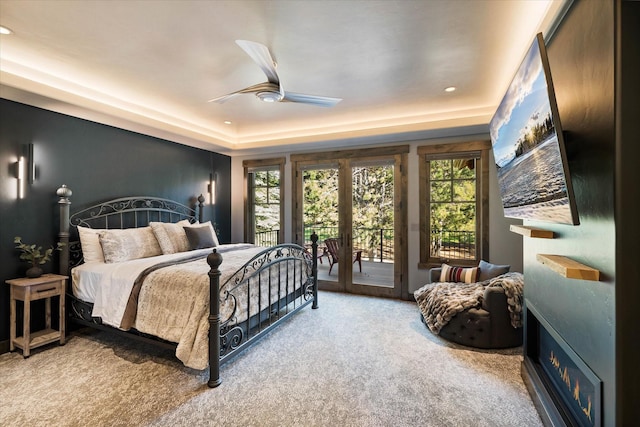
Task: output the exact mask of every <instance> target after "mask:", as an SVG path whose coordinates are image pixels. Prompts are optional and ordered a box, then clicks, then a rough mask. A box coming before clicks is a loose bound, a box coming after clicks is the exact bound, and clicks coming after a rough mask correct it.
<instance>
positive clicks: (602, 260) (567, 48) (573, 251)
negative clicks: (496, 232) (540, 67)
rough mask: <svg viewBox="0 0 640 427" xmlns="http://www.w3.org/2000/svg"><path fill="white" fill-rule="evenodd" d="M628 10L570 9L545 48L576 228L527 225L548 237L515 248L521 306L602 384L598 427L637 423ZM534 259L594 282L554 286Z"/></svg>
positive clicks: (637, 34) (634, 99)
mask: <svg viewBox="0 0 640 427" xmlns="http://www.w3.org/2000/svg"><path fill="white" fill-rule="evenodd" d="M631 3H633V2H626V1H575V2H574V3H573V5H572V6H571V9H570V10H569V12H568V13H567V15H566V16H565V18H564V19H563V21H562V23H561V24H560V26H559V27H558V29H557V31H556V33H555V35H554V36H553V39H551V40H550V41H549V42H548V49H547V50H548V55H549V63H550V67H551V73H552V76H553V82H554V86H555V90H556V97H557V101H558V109H559V114H560V119H561V122H562V125H563V127H564V130H565V131H566V138H565V139H566V148H567V154H568V158H569V169H570V173H571V179H572V182H573V186H574V191H575V195H576V203H577V208H578V214H579V216H580V225H579V226H565V225H551V224H547V223H542V222H539V223H536V222H527V225H533V226H538V227H541V228H545V229H550V230H553V231H554V232H555V233H556V235H557V236H556V238H555V239H553V240H545V239H527V238H525V239H524V240H523V245H524V246H523V257H524V259H523V265H524V274H525V298H526V300H527V302H528V303H530V304H533V305H534V306H535V307H536V308H537V310H538V311H539V312H540V314H541V316H542V317H544V319H545V320H546V321H547V322H548V323H549V324H551V326H552V327H553V328H554V329H555V331H556V332H558V333H559V334H560V336H561V337H562V338H563V339H564V340H565V341H566V343H567V344H568V345H569V346H570V347H571V348H572V349H573V350H574V351H575V352H576V353H577V354H578V356H579V357H580V358H581V359H582V360H583V361H584V362H585V363H586V364H587V365H588V366H589V368H590V369H591V370H592V371H594V372H595V374H596V375H597V376H598V377H599V378H600V380H601V381H602V384H603V388H602V408H603V414H602V416H603V418H602V425H603V426H616V425H631V424H632V423H633V422H637V384H638V372H639V368H638V363H637V361H638V356H639V354H638V344H637V330H638V329H637V328H638V326H640V322H638V321H637V320H636V316H635V314H634V313H635V311H636V310H637V309H636V308H635V303H636V302H637V300H638V298H637V297H638V290H637V288H638V286H639V285H640V281H639V279H638V277H640V276H639V271H638V270H639V269H638V265H639V263H638V260H637V259H636V258H637V257H636V254H637V253H638V250H637V247H638V246H637V245H638V242H639V236H638V231H637V228H638V227H637V218H638V214H637V207H635V206H637V202H635V201H636V200H638V197H639V196H640V190H639V185H638V183H640V180H639V179H638V177H639V175H638V169H639V168H638V166H637V159H638V154H639V151H640V149H639V148H638V147H639V142H640V139H639V138H638V135H639V134H640V133H639V131H640V129H638V122H639V117H640V114H639V111H640V109H639V107H638V105H639V103H638V98H639V97H640V90H639V89H638V75H640V72H639V70H640V66H639V64H638V61H639V55H638V52H639V51H638V40H640V21H639V20H638V16H639V15H638V4H637V3H636V4H635V5H631ZM632 9H633V10H632ZM621 10H622V14H621ZM625 10H626V12H625ZM625 14H626V19H625V18H624V16H625ZM621 17H623V18H622V19H621ZM536 254H557V255H565V256H568V257H570V258H572V259H574V260H576V261H578V262H581V263H583V264H586V265H588V266H590V267H593V268H596V269H598V270H600V280H599V281H585V280H576V279H566V278H563V277H561V276H559V275H558V274H556V273H555V272H553V271H551V270H549V269H548V268H546V267H545V266H543V265H542V264H540V263H539V262H538V261H537V260H536ZM634 295H635V297H633V296H634ZM621 322H622V323H621ZM629 322H631V324H629ZM634 359H635V362H632V360H634ZM634 381H635V382H634ZM634 396H635V397H634ZM634 399H635V400H636V403H633V400H634ZM634 406H635V408H634Z"/></svg>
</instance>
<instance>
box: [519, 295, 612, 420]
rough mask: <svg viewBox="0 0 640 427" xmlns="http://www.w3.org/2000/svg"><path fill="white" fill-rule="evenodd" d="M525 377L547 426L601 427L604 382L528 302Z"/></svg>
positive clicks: (523, 369) (523, 370) (526, 303)
mask: <svg viewBox="0 0 640 427" xmlns="http://www.w3.org/2000/svg"><path fill="white" fill-rule="evenodd" d="M525 305H526V307H527V314H526V320H525V331H526V332H525V343H524V353H525V358H524V362H523V367H522V376H523V379H524V380H525V383H526V384H527V388H528V389H529V393H530V394H531V397H532V399H533V401H534V403H535V405H536V407H537V409H538V412H539V413H540V415H541V417H542V419H543V421H544V423H545V424H547V425H554V426H555V425H567V426H588V427H593V426H598V427H600V426H601V419H602V417H601V415H602V400H601V388H602V383H601V381H600V379H599V378H598V377H597V376H596V375H595V374H594V373H593V371H591V369H589V367H588V366H587V365H586V364H585V363H584V362H583V361H582V359H580V357H579V356H578V355H577V354H576V353H575V352H574V351H573V350H572V349H571V347H569V345H568V344H567V343H566V342H565V341H564V340H563V339H562V337H561V336H560V335H559V334H558V333H557V332H556V331H555V330H554V329H553V328H552V327H551V325H549V323H548V322H547V321H546V320H545V319H544V317H542V316H541V315H540V313H539V312H538V311H537V310H536V308H535V307H534V306H533V305H532V304H531V303H530V302H528V301H526V302H525Z"/></svg>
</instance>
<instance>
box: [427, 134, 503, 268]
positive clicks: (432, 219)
mask: <svg viewBox="0 0 640 427" xmlns="http://www.w3.org/2000/svg"><path fill="white" fill-rule="evenodd" d="M490 148H491V144H490V143H489V142H469V143H460V144H446V145H444V144H442V145H433V146H423V147H419V148H418V155H419V156H420V190H419V191H420V266H421V267H424V268H429V267H431V266H433V265H437V264H441V263H443V262H447V263H452V264H456V265H477V263H478V262H479V261H480V259H483V258H484V259H487V258H488V256H489V245H488V239H489V174H488V169H489V166H488V164H489V149H490Z"/></svg>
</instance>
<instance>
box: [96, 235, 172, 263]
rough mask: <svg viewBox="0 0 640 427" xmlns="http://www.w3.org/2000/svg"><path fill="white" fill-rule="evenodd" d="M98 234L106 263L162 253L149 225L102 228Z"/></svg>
mask: <svg viewBox="0 0 640 427" xmlns="http://www.w3.org/2000/svg"><path fill="white" fill-rule="evenodd" d="M99 236H100V244H101V245H102V252H103V254H104V262H106V263H113V262H122V261H129V260H132V259H138V258H148V257H151V256H156V255H162V249H160V245H159V244H158V240H156V236H155V235H154V234H153V230H152V229H151V227H141V228H126V229H124V230H102V231H101V232H100V234H99Z"/></svg>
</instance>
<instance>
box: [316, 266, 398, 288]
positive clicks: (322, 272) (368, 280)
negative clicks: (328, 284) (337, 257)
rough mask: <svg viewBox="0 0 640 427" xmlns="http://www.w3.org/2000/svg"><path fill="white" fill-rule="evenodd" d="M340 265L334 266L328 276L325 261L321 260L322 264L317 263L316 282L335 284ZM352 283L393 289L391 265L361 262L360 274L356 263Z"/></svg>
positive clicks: (327, 267)
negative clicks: (324, 281)
mask: <svg viewBox="0 0 640 427" xmlns="http://www.w3.org/2000/svg"><path fill="white" fill-rule="evenodd" d="M340 265H341V264H336V265H334V266H333V269H332V270H331V275H329V263H328V262H327V260H326V259H323V262H322V264H320V262H318V280H326V281H332V282H337V281H338V271H339V270H338V269H339V268H340ZM353 283H357V284H360V285H370V286H384V287H388V288H393V263H391V262H380V261H378V262H374V261H362V273H360V271H359V270H358V263H356V264H354V265H353Z"/></svg>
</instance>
